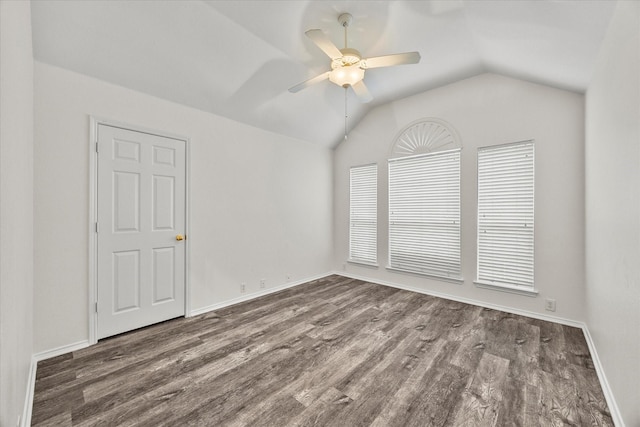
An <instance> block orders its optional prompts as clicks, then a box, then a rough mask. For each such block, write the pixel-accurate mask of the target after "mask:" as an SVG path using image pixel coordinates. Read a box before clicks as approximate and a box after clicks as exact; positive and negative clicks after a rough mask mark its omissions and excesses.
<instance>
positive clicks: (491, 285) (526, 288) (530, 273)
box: [474, 139, 538, 296]
mask: <svg viewBox="0 0 640 427" xmlns="http://www.w3.org/2000/svg"><path fill="white" fill-rule="evenodd" d="M518 146H522V147H523V150H522V153H521V154H522V155H528V154H529V153H530V154H531V161H530V166H529V165H527V166H518V165H516V164H513V163H510V164H507V166H510V167H511V172H509V173H508V174H503V175H497V176H498V179H508V178H509V175H511V176H514V169H515V172H517V173H520V174H528V176H530V178H526V177H524V178H523V177H522V176H518V177H517V180H518V181H517V182H508V183H507V184H506V186H503V189H502V191H503V192H511V193H512V194H513V191H514V190H515V191H517V192H518V196H520V197H521V202H520V203H519V204H518V205H517V207H516V209H513V208H511V209H509V211H510V212H509V213H508V214H509V215H512V216H511V217H507V219H506V220H505V221H503V222H502V223H500V222H499V223H498V226H499V227H500V226H503V227H511V229H512V230H513V229H514V227H515V226H514V224H515V223H516V222H517V221H516V217H517V219H518V220H521V219H525V223H524V224H525V225H524V226H523V227H519V229H520V230H524V229H527V230H530V231H528V232H527V233H519V231H518V229H517V228H516V232H515V233H516V235H515V236H516V239H518V238H520V239H527V238H530V243H528V242H524V243H519V244H520V246H518V250H519V251H524V253H525V255H526V256H528V254H529V253H530V257H529V258H527V259H526V263H527V266H528V265H530V268H526V267H527V266H525V268H523V267H521V266H519V267H518V268H519V269H521V271H524V272H525V273H523V275H522V278H521V279H518V278H517V273H515V271H516V270H515V269H513V265H507V268H509V267H511V271H510V272H509V273H504V274H505V275H503V276H498V275H496V276H494V278H493V279H491V276H490V271H485V272H483V268H482V264H483V263H484V264H485V265H486V264H487V261H488V262H493V263H494V264H495V263H499V262H500V261H499V260H496V258H500V257H501V256H502V257H504V255H503V254H504V253H505V252H507V251H508V250H509V248H508V246H509V245H511V246H513V245H516V244H518V242H515V243H500V242H498V243H494V246H498V248H497V249H498V251H497V252H496V253H497V255H494V257H493V259H492V258H491V257H490V256H489V255H485V258H484V259H483V247H485V246H486V245H487V239H486V237H485V238H484V239H483V238H482V236H481V235H482V234H484V233H483V230H484V231H485V232H486V230H487V228H486V227H487V224H488V223H487V222H486V221H483V220H482V215H484V214H486V213H487V210H488V208H486V204H487V203H488V199H489V198H490V197H491V195H488V196H481V194H482V193H483V192H487V191H489V190H491V188H489V187H490V185H491V184H490V182H489V183H487V179H482V178H483V177H482V173H483V172H482V167H481V161H482V158H483V156H482V154H481V153H487V152H491V151H495V152H496V154H497V155H498V156H500V154H501V153H500V152H502V155H503V156H505V154H504V153H505V152H504V150H506V149H509V148H517V147H518ZM529 146H530V147H531V148H530V150H529V149H528V148H525V147H529ZM506 155H507V156H515V155H518V153H515V154H514V153H511V154H509V153H506ZM484 158H487V156H486V155H485V156H484ZM476 159H477V163H476V166H477V167H476V173H477V180H476V183H477V187H476V220H477V228H476V279H475V280H474V284H475V285H476V286H477V287H480V288H485V289H492V290H499V291H504V292H510V293H516V294H521V295H526V296H536V295H537V294H538V291H537V290H536V288H535V141H534V140H533V139H530V140H525V141H517V142H510V143H506V144H497V145H490V146H484V147H478V149H477V156H476ZM491 160H493V161H494V162H495V161H496V160H497V159H495V158H494V159H487V161H491ZM507 161H513V158H509V157H508V158H507ZM484 167H486V166H484ZM529 168H530V169H529ZM496 174H497V172H496ZM496 174H494V177H493V178H490V180H491V181H495V180H496V178H495V176H496ZM483 183H486V185H487V188H483ZM523 185H527V186H526V187H525V188H524V190H521V189H517V188H514V187H516V186H518V187H520V188H523ZM524 191H527V192H529V193H530V196H529V195H528V194H524ZM523 194H524V196H523ZM482 197H484V199H483V198H482ZM493 197H496V196H495V195H494V196H493ZM512 197H515V196H512ZM523 197H526V199H525V198H523ZM529 197H530V198H529ZM529 201H530V205H531V208H530V210H526V209H525V205H526V204H527V202H529ZM510 207H511V206H510ZM514 210H515V211H517V212H514ZM500 213H502V214H503V215H505V212H504V211H503V212H497V214H500ZM527 215H529V216H530V221H529V219H528V218H529V217H528V216H527ZM495 236H496V237H497V239H498V241H500V239H501V238H502V239H503V240H502V241H503V242H504V234H502V235H500V234H499V233H496V235H495ZM494 242H495V240H494ZM506 274H509V275H510V276H511V277H513V278H516V279H517V280H519V282H516V280H514V281H508V280H501V279H505V278H506V277H507V276H506ZM527 277H530V278H531V279H530V281H529V280H527Z"/></svg>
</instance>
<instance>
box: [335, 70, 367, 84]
mask: <svg viewBox="0 0 640 427" xmlns="http://www.w3.org/2000/svg"><path fill="white" fill-rule="evenodd" d="M363 78H364V70H363V69H362V68H360V67H358V66H357V65H350V66H346V67H339V68H334V69H333V70H332V71H331V73H329V80H331V81H332V82H333V83H335V84H337V85H338V86H342V87H346V86H353V85H354V84H356V83H358V82H359V81H360V80H362V79H363Z"/></svg>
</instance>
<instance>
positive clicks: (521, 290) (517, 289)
mask: <svg viewBox="0 0 640 427" xmlns="http://www.w3.org/2000/svg"><path fill="white" fill-rule="evenodd" d="M473 283H474V284H475V285H476V287H477V288H482V289H489V290H492V291H500V292H508V293H510V294H517V295H524V296H527V297H534V298H535V297H537V296H538V291H536V290H535V289H534V288H525V287H523V286H516V285H508V284H500V285H496V284H495V283H487V282H478V281H474V282H473Z"/></svg>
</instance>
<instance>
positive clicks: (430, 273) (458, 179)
mask: <svg viewBox="0 0 640 427" xmlns="http://www.w3.org/2000/svg"><path fill="white" fill-rule="evenodd" d="M452 155H453V156H454V157H455V160H457V162H456V170H455V183H454V186H455V187H456V188H457V194H456V195H455V196H457V200H456V201H455V203H454V204H455V205H456V209H457V215H456V214H454V215H452V217H455V220H456V225H457V233H455V234H456V235H455V236H453V237H454V238H455V240H457V242H456V243H455V244H454V245H452V249H453V250H454V252H450V253H454V254H455V257H456V258H455V260H454V261H455V264H454V263H447V262H441V263H439V264H438V263H437V262H436V263H433V264H432V265H435V266H436V267H429V266H428V265H426V264H422V266H421V267H416V268H407V265H408V264H411V260H409V258H407V261H405V263H404V266H403V265H401V264H400V263H398V262H397V261H396V262H393V250H394V247H393V246H394V236H393V230H394V228H396V227H393V226H394V224H393V222H394V221H395V219H394V214H393V211H394V208H395V206H394V204H392V198H393V197H394V194H393V186H392V178H393V175H392V165H393V164H399V163H401V162H415V161H416V160H420V159H435V158H442V157H445V156H452ZM445 161H446V160H434V163H435V162H441V163H442V162H445ZM387 165H388V213H389V216H388V257H387V269H388V270H392V271H398V272H402V273H410V274H416V275H420V276H426V277H430V278H434V279H437V280H441V281H449V282H454V283H458V284H461V283H463V282H464V279H463V268H462V267H463V263H462V224H461V222H462V209H461V205H462V148H459V147H458V148H453V149H449V150H439V151H433V152H428V153H421V154H417V155H413V156H403V157H397V158H392V159H388V162H387ZM433 165H434V164H433V163H432V166H433ZM435 165H436V166H438V163H435ZM427 175H428V174H425V175H424V176H423V179H424V178H425V177H426V176H427ZM446 175H447V173H446V172H445V173H444V174H443V175H442V176H446ZM446 185H450V183H449V184H446ZM429 191H431V192H432V193H433V192H434V191H435V192H438V191H439V190H434V189H433V188H431V189H430V190H427V191H425V194H426V195H428V194H429ZM425 194H423V195H425ZM425 212H426V213H427V214H428V213H429V212H433V210H431V211H428V210H427V211H422V214H424V213H425ZM431 226H432V228H433V224H431ZM437 227H438V226H437V225H436V227H435V228H437ZM431 231H432V232H433V230H431ZM395 238H397V235H396V236H395ZM445 238H449V239H450V238H451V236H446V237H445ZM418 239H422V242H421V243H422V244H424V243H425V242H427V241H428V240H430V241H431V242H433V239H434V236H433V235H432V236H428V235H424V234H422V237H419V238H418ZM435 239H439V237H438V236H436V237H435ZM400 245H405V243H401V244H400ZM429 245H432V246H433V243H427V245H426V246H427V248H426V249H427V250H425V251H424V252H423V255H422V256H423V257H428V256H432V255H433V253H434V252H433V249H431V251H429V250H428V249H430V248H429ZM456 245H457V246H456ZM423 249H425V247H424V246H423ZM456 249H457V251H456ZM416 258H417V257H416ZM436 259H437V258H436ZM444 259H445V257H440V261H443V260H444ZM450 259H451V258H450ZM446 265H455V268H454V269H449V270H448V272H446V273H444V274H443V273H442V271H447V268H446V267H445V266H446Z"/></svg>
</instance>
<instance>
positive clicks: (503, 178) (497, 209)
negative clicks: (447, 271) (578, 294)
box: [478, 141, 534, 287]
mask: <svg viewBox="0 0 640 427" xmlns="http://www.w3.org/2000/svg"><path fill="white" fill-rule="evenodd" d="M533 166H534V145H533V141H526V142H522V143H516V144H508V145H500V146H493V147H485V148H480V149H479V150H478V281H479V282H487V283H492V284H498V285H499V284H506V285H516V286H526V287H533V226H534V221H533V207H534V206H533V190H534V169H533Z"/></svg>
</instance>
